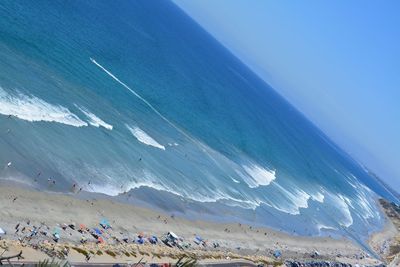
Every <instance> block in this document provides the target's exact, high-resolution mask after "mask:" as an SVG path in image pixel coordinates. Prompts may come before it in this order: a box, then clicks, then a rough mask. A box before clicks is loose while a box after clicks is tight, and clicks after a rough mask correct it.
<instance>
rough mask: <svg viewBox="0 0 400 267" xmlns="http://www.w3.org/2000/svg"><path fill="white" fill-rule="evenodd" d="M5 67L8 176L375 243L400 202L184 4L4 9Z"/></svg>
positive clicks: (1, 152) (0, 162)
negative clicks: (385, 211) (387, 207)
mask: <svg viewBox="0 0 400 267" xmlns="http://www.w3.org/2000/svg"><path fill="white" fill-rule="evenodd" d="M0 59H1V60H0V166H1V167H0V179H3V180H11V181H14V182H19V183H23V184H25V185H28V186H31V187H34V188H37V189H40V190H47V191H56V192H66V193H71V191H72V186H73V184H76V185H77V186H78V187H80V188H82V190H84V191H89V192H97V193H103V194H106V195H109V196H114V197H115V198H116V199H119V200H121V201H126V202H132V203H140V204H143V205H148V206H151V207H154V208H157V209H161V210H164V211H166V212H170V213H174V214H175V213H176V214H179V215H182V216H187V217H189V218H198V217H201V218H203V219H210V220H221V221H231V222H246V223H250V224H254V225H262V226H269V227H272V228H275V229H279V230H281V231H285V232H289V233H293V234H297V235H331V236H342V235H344V236H347V237H350V238H352V239H354V240H355V241H357V242H361V243H363V242H364V241H365V240H366V238H367V237H368V234H369V233H371V232H372V231H374V230H377V229H380V228H381V227H382V225H383V223H384V218H383V215H382V214H381V212H380V210H379V207H378V206H377V204H376V201H375V200H376V199H377V198H378V197H385V198H387V199H389V200H392V201H398V199H396V197H395V196H393V195H392V194H391V193H390V191H389V190H387V188H385V186H383V185H382V184H381V183H380V182H379V181H378V180H377V179H376V178H375V177H373V176H371V175H369V173H368V171H366V169H365V168H364V167H363V166H362V165H360V164H358V163H357V162H356V161H355V160H353V159H352V158H351V157H350V156H349V155H348V154H346V153H345V152H344V151H343V150H341V149H340V148H339V147H338V146H337V145H335V144H334V143H333V142H332V141H331V140H329V138H328V137H327V136H326V135H325V134H324V133H322V132H321V131H320V130H319V129H318V128H316V127H315V126H314V125H313V124H312V123H311V122H309V121H308V120H307V119H306V118H305V117H304V116H303V115H302V114H301V113H300V112H299V111H297V110H296V109H295V108H294V107H293V106H291V105H290V104H289V103H288V102H287V101H286V100H285V99H284V98H282V97H281V96H280V95H279V94H278V93H277V92H276V91H275V90H274V89H273V88H271V87H270V86H269V85H268V84H267V83H266V82H265V81H263V80H262V79H260V78H259V77H257V76H256V75H255V74H254V73H253V72H252V71H251V70H250V69H249V68H248V67H246V66H245V65H244V64H243V63H242V62H240V61H239V60H238V59H237V58H236V57H235V56H233V55H232V54H231V53H230V52H229V51H228V50H227V49H226V48H224V47H223V46H221V45H220V44H219V43H218V42H217V41H216V40H215V39H214V38H213V37H212V36H210V35H209V34H208V33H207V32H205V31H204V30H203V29H202V28H201V27H199V26H198V25H197V24H196V23H195V22H194V21H193V20H192V19H191V18H189V17H188V16H187V15H186V14H184V13H183V12H182V11H181V10H180V9H179V8H177V7H176V6H175V5H174V4H173V3H171V2H170V1H147V0H141V1H140V0H137V1H102V0H99V1H67V2H66V1H38V0H37V1H36V0H32V1H11V0H10V1H8V0H4V1H1V2H0ZM10 115H11V116H10ZM53 181H55V183H53Z"/></svg>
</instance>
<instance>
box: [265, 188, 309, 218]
mask: <svg viewBox="0 0 400 267" xmlns="http://www.w3.org/2000/svg"><path fill="white" fill-rule="evenodd" d="M273 186H274V187H275V188H276V190H277V191H279V193H280V195H281V196H282V198H283V199H280V200H279V202H276V201H274V199H270V200H267V201H264V200H261V201H260V202H261V203H264V204H266V205H268V206H270V207H272V208H274V209H276V210H279V211H281V212H284V213H288V214H292V215H298V214H300V209H301V208H303V209H306V208H308V200H309V199H310V197H311V196H310V195H309V194H307V193H306V192H304V191H303V190H301V189H299V188H295V189H292V190H291V191H289V190H287V189H285V188H284V187H283V186H281V185H280V184H279V183H274V184H273Z"/></svg>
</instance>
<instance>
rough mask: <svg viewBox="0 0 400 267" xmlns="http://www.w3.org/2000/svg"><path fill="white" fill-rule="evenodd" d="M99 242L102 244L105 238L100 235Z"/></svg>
mask: <svg viewBox="0 0 400 267" xmlns="http://www.w3.org/2000/svg"><path fill="white" fill-rule="evenodd" d="M97 242H99V243H100V244H103V243H104V239H103V238H102V237H101V236H99V238H97Z"/></svg>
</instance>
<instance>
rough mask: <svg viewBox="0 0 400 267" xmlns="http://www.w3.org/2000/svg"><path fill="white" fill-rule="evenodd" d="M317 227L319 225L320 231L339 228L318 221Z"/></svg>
mask: <svg viewBox="0 0 400 267" xmlns="http://www.w3.org/2000/svg"><path fill="white" fill-rule="evenodd" d="M316 227H317V229H318V231H320V232H321V230H322V229H326V230H337V229H336V228H335V227H332V226H328V225H324V224H321V223H317V225H316Z"/></svg>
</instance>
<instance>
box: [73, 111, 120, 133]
mask: <svg viewBox="0 0 400 267" xmlns="http://www.w3.org/2000/svg"><path fill="white" fill-rule="evenodd" d="M75 106H76V107H77V108H78V109H79V110H80V111H81V112H82V113H83V114H85V115H86V117H87V118H88V119H89V124H90V125H92V126H94V127H104V128H106V129H107V130H110V131H111V130H112V129H113V126H112V125H111V124H108V123H106V122H105V121H103V120H102V119H100V118H99V117H97V116H96V115H94V114H93V113H91V112H90V111H89V110H87V109H85V108H83V107H79V106H77V105H75Z"/></svg>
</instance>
